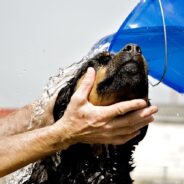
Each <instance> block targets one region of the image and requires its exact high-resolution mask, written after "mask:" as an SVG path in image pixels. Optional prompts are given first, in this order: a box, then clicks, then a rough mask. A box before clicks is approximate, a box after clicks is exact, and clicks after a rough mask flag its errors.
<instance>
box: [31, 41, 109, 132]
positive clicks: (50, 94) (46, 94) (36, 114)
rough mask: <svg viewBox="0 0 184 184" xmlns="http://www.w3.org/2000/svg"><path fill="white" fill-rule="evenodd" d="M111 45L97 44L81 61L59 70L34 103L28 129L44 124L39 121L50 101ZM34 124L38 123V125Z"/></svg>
mask: <svg viewBox="0 0 184 184" xmlns="http://www.w3.org/2000/svg"><path fill="white" fill-rule="evenodd" d="M109 45H110V43H106V44H105V45H104V44H103V43H102V44H98V45H96V44H95V45H94V47H92V49H91V50H90V51H89V52H88V54H87V55H86V56H85V57H83V58H82V60H81V61H79V62H76V63H73V64H72V65H71V66H69V67H67V68H66V69H63V68H59V70H58V73H57V74H56V75H54V76H51V77H50V78H49V81H48V83H47V85H46V86H45V87H44V90H43V94H42V96H41V97H40V98H39V99H38V100H36V102H35V103H34V110H33V116H32V117H31V119H30V122H29V126H28V129H32V128H33V127H35V126H39V124H41V123H42V122H40V121H39V119H41V118H40V117H41V116H42V115H43V113H44V112H45V107H46V106H47V105H48V103H49V102H50V100H51V99H52V98H54V97H55V96H57V94H58V93H59V91H60V90H61V89H62V88H64V87H65V86H66V85H67V84H68V81H70V80H71V79H72V78H73V77H74V76H75V74H76V72H77V71H78V69H79V68H80V67H81V66H82V64H83V63H85V62H87V61H88V60H89V59H90V58H92V57H93V56H94V55H96V54H98V53H100V52H103V51H105V50H108V48H109ZM34 120H36V121H34ZM34 123H36V125H35V124H34Z"/></svg>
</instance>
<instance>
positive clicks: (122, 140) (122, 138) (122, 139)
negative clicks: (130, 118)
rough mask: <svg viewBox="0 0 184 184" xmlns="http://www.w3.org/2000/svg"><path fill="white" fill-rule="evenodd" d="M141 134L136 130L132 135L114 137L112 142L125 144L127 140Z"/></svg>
mask: <svg viewBox="0 0 184 184" xmlns="http://www.w3.org/2000/svg"><path fill="white" fill-rule="evenodd" d="M139 134H140V131H137V132H134V133H132V134H130V135H125V136H118V137H117V138H114V141H113V142H112V144H113V145H120V144H125V143H126V142H128V141H130V140H131V139H133V138H135V137H137V136H138V135H139Z"/></svg>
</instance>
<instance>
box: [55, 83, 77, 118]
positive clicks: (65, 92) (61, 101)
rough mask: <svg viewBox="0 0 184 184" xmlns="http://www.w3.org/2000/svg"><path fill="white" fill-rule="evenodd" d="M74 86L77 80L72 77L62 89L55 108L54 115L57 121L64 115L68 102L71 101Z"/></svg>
mask: <svg viewBox="0 0 184 184" xmlns="http://www.w3.org/2000/svg"><path fill="white" fill-rule="evenodd" d="M74 87H75V81H74V79H71V80H70V81H69V82H68V84H67V85H66V86H65V87H64V88H62V89H61V90H60V92H59V94H58V96H57V98H56V102H55V105H54V108H53V116H54V120H55V121H57V120H58V119H60V118H61V117H62V116H63V114H64V111H65V109H66V107H67V105H68V103H69V102H70V98H71V96H72V94H73V91H74Z"/></svg>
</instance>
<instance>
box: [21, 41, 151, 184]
mask: <svg viewBox="0 0 184 184" xmlns="http://www.w3.org/2000/svg"><path fill="white" fill-rule="evenodd" d="M88 67H93V68H94V69H95V70H96V79H95V83H94V86H93V88H92V90H91V92H90V94H89V101H90V102H91V103H93V104H94V105H110V104H113V103H115V102H119V101H125V100H131V99H135V98H142V99H145V100H147V101H148V77H147V64H146V62H145V59H144V57H143V55H142V53H141V49H140V47H139V46H138V45H135V44H128V45H126V46H125V47H124V49H122V50H121V51H120V52H119V53H118V54H116V55H114V54H111V53H109V52H106V51H105V52H102V53H99V54H97V55H96V56H94V57H93V58H91V59H89V60H88V61H87V62H86V63H84V64H83V65H82V67H81V68H80V69H79V70H78V71H77V74H76V76H75V77H74V78H72V79H71V80H70V81H69V83H68V85H67V86H66V87H64V88H63V89H61V91H60V92H59V94H58V97H57V99H56V103H55V106H54V110H53V115H54V118H55V120H58V119H59V118H61V117H62V116H63V114H64V111H65V109H66V107H67V104H68V103H69V101H70V98H71V96H72V94H73V93H74V91H75V90H76V89H77V87H78V86H79V85H80V82H81V80H82V78H83V76H84V75H85V73H86V70H87V68H88ZM146 131H147V127H144V128H142V129H141V133H140V135H138V136H137V137H135V138H134V139H132V140H131V141H129V142H127V143H126V144H123V145H119V146H113V145H89V144H81V143H79V144H76V145H72V146H70V147H69V148H68V149H67V150H65V151H62V152H61V153H57V154H56V155H55V156H52V157H48V158H46V159H44V160H42V161H40V162H38V163H37V164H36V165H35V168H34V170H33V172H32V176H31V178H30V179H29V180H28V181H27V182H25V183H27V184H28V183H30V184H31V183H35V184H131V183H133V180H132V179H131V177H130V172H131V171H132V170H133V158H132V154H133V151H134V150H135V146H136V145H137V144H138V143H139V142H140V141H141V140H142V139H143V138H144V136H145V134H146ZM60 158H61V160H60ZM56 160H59V161H56ZM43 173H44V174H43ZM43 177H44V179H43Z"/></svg>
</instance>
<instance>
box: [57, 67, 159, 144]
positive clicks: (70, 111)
mask: <svg viewBox="0 0 184 184" xmlns="http://www.w3.org/2000/svg"><path fill="white" fill-rule="evenodd" d="M94 79H95V71H94V70H93V69H92V68H89V69H88V71H87V73H86V76H85V78H84V79H83V82H82V84H81V85H80V87H79V89H78V90H77V91H76V92H75V93H74V95H73V96H72V98H71V102H70V103H69V104H68V107H67V109H66V111H65V113H64V116H63V117H62V118H61V120H59V121H58V122H57V123H56V124H55V126H57V128H58V127H59V128H58V129H61V130H63V129H65V131H66V132H65V133H66V137H67V141H68V146H69V145H71V144H74V143H77V142H83V143H91V144H93V143H94V144H95V143H98V144H114V145H117V144H124V143H125V142H127V141H129V140H130V139H132V138H134V137H135V136H137V135H138V134H139V129H140V128H142V127H144V126H146V125H147V124H148V123H150V122H152V121H153V120H154V118H153V117H152V115H153V114H154V113H156V112H157V107H155V106H150V107H146V106H147V103H146V102H145V101H144V100H141V99H139V100H131V101H126V102H120V103H117V104H114V105H110V106H94V105H93V104H91V103H90V102H89V101H88V95H89V92H90V90H91V88H92V86H93V81H94Z"/></svg>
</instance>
